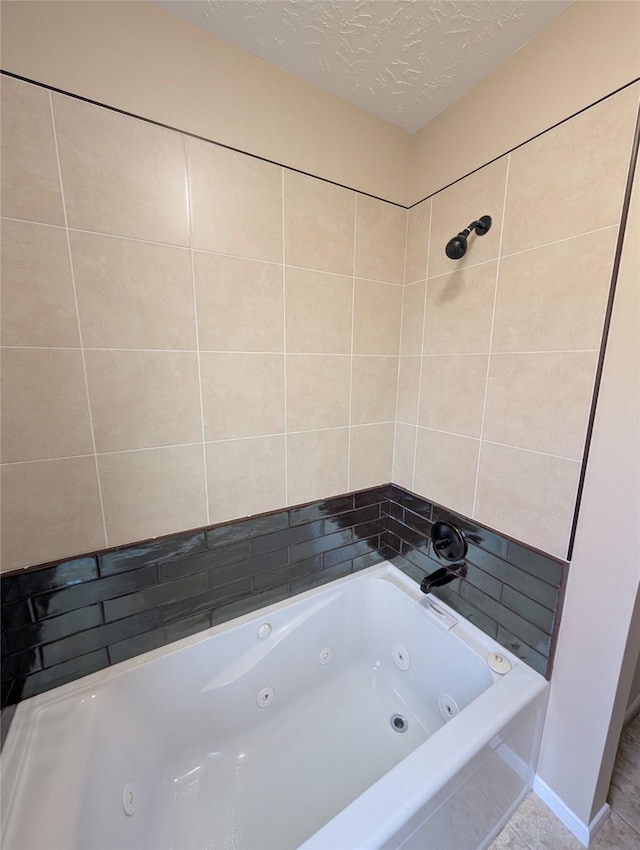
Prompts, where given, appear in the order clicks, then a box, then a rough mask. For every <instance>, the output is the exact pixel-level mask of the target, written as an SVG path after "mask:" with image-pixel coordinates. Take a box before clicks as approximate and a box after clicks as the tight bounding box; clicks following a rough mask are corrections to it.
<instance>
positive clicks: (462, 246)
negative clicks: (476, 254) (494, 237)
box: [444, 215, 491, 260]
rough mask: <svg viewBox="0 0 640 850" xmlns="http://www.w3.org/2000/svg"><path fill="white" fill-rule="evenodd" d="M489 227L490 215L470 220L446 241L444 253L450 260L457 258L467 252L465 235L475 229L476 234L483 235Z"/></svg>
mask: <svg viewBox="0 0 640 850" xmlns="http://www.w3.org/2000/svg"><path fill="white" fill-rule="evenodd" d="M490 228H491V216H490V215H483V216H482V218H479V219H478V220H477V221H472V222H471V224H470V225H469V226H468V227H465V229H464V230H461V231H460V233H458V235H457V236H454V237H453V239H450V240H449V241H448V242H447V247H446V248H445V249H444V251H445V254H446V255H447V257H449V259H450V260H459V259H460V258H461V257H464V255H465V254H466V253H467V236H469V234H470V233H471V231H472V230H475V232H476V236H484V235H485V233H487V232H488V231H489V229H490Z"/></svg>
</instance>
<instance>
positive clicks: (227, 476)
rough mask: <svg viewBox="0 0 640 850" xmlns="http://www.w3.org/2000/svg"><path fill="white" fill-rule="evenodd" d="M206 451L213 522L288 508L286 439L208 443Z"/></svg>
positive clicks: (266, 438)
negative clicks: (286, 505) (286, 495)
mask: <svg viewBox="0 0 640 850" xmlns="http://www.w3.org/2000/svg"><path fill="white" fill-rule="evenodd" d="M206 451H207V481H208V486H209V511H210V514H211V519H210V521H211V522H223V521H224V520H228V519H236V518H237V517H244V516H248V515H250V514H257V513H262V512H263V511H272V510H276V509H277V508H282V507H284V506H285V504H286V498H285V462H284V461H285V450H284V437H257V438H256V439H247V440H225V441H224V442H221V443H207V444H206Z"/></svg>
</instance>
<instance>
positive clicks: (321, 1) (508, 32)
mask: <svg viewBox="0 0 640 850" xmlns="http://www.w3.org/2000/svg"><path fill="white" fill-rule="evenodd" d="M572 2H573V0H157V5H159V6H162V7H163V8H165V9H167V10H168V11H170V12H172V13H173V14H175V15H178V16H179V17H181V18H184V19H186V20H188V21H191V22H192V23H194V24H196V25H197V26H199V27H202V28H203V29H207V30H209V31H210V32H213V33H215V34H216V35H218V36H220V37H221V38H223V39H225V40H226V41H230V42H232V43H233V44H236V45H238V46H239V47H241V48H243V49H244V50H247V51H249V52H250V53H254V54H256V55H257V56H261V57H262V58H263V59H266V60H267V61H268V62H271V63H272V64H274V65H277V66H278V67H279V68H283V69H285V70H287V71H290V72H292V73H293V74H296V75H297V76H299V77H302V78H303V79H305V80H308V81H309V82H310V83H313V84H314V85H316V86H319V87H320V88H322V89H324V90H325V91H329V92H333V93H334V94H337V95H339V96H340V97H343V98H345V99H346V100H349V101H350V102H351V103H354V104H355V105H356V106H360V107H362V108H363V109H366V110H368V111H369V112H373V113H375V114H376V115H379V116H380V117H381V118H385V119H387V120H388V121H391V122H393V123H394V124H399V125H400V126H401V127H404V128H405V129H406V130H409V131H410V132H412V133H413V132H415V131H416V130H418V129H419V128H420V127H422V126H423V125H424V124H426V123H427V122H428V121H430V120H431V119H432V118H433V117H434V116H435V115H437V114H438V113H439V112H441V111H442V110H443V109H445V107H447V106H449V104H451V103H453V102H454V101H455V100H457V99H458V98H459V97H461V96H462V95H463V94H464V93H465V92H466V91H468V90H469V89H470V88H471V87H472V86H473V85H475V83H477V82H478V81H479V80H481V79H482V78H483V77H484V76H486V75H487V74H489V73H490V72H491V71H493V70H494V69H495V68H497V67H498V65H500V64H501V63H502V62H504V61H505V60H506V59H507V58H508V57H509V56H511V55H512V54H513V53H515V52H516V50H518V49H519V48H520V47H522V45H523V44H525V43H526V42H527V41H528V40H529V39H530V38H532V37H533V36H534V35H536V34H537V33H538V32H539V31H540V30H541V29H543V28H544V27H545V26H547V24H549V23H550V22H551V21H553V20H554V19H555V18H557V17H558V16H559V15H560V14H561V13H562V12H563V11H565V9H567V8H568V7H569V6H571V5H572Z"/></svg>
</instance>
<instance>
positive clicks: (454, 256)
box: [444, 231, 467, 260]
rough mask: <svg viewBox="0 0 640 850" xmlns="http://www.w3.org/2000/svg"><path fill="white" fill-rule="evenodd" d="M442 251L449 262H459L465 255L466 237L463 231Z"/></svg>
mask: <svg viewBox="0 0 640 850" xmlns="http://www.w3.org/2000/svg"><path fill="white" fill-rule="evenodd" d="M444 250H445V253H446V255H447V257H449V259H450V260H459V259H460V258H461V257H464V255H465V254H466V253H467V237H466V236H465V235H464V231H463V232H462V233H458V235H457V236H454V237H453V239H450V240H449V241H448V242H447V247H446V248H445V249H444Z"/></svg>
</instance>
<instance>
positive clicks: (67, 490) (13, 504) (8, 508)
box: [1, 457, 106, 570]
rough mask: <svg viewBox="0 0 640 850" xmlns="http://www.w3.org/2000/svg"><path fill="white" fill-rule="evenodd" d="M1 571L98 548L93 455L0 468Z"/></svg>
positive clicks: (98, 517) (102, 542)
mask: <svg viewBox="0 0 640 850" xmlns="http://www.w3.org/2000/svg"><path fill="white" fill-rule="evenodd" d="M1 472H2V569H3V570H11V569H18V568H19V567H27V566H31V565H33V564H41V563H43V562H45V561H52V560H55V559H56V558H65V557H68V556H72V555H81V554H83V553H85V552H94V551H96V550H97V549H104V547H105V546H106V540H105V537H104V530H103V523H102V512H101V508H100V495H99V492H98V477H97V475H96V464H95V460H94V458H93V457H79V458H65V459H64V460H47V461H37V462H35V463H17V464H11V465H10V466H3V467H2V470H1Z"/></svg>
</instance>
